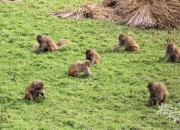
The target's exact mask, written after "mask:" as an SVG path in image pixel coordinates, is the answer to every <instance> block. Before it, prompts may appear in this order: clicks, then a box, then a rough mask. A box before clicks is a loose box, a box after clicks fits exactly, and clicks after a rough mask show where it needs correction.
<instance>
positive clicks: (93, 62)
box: [91, 55, 95, 64]
mask: <svg viewBox="0 0 180 130" xmlns="http://www.w3.org/2000/svg"><path fill="white" fill-rule="evenodd" d="M91 64H95V56H94V55H93V56H91Z"/></svg>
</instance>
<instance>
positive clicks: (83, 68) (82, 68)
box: [68, 60, 93, 77]
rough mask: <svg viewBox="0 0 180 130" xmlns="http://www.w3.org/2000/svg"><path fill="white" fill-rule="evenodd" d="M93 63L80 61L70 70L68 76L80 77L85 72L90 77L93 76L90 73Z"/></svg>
mask: <svg viewBox="0 0 180 130" xmlns="http://www.w3.org/2000/svg"><path fill="white" fill-rule="evenodd" d="M91 64H92V63H91V61H89V60H85V61H78V62H75V63H73V64H72V65H71V66H70V67H69V70H68V76H73V77H79V73H80V72H84V73H85V74H86V75H88V76H92V75H93V73H91V72H90V70H89V67H90V65H91Z"/></svg>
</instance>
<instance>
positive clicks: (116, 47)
mask: <svg viewBox="0 0 180 130" xmlns="http://www.w3.org/2000/svg"><path fill="white" fill-rule="evenodd" d="M119 48H121V43H120V42H118V44H117V45H116V46H115V47H114V49H113V50H112V51H117V50H118V49H119Z"/></svg>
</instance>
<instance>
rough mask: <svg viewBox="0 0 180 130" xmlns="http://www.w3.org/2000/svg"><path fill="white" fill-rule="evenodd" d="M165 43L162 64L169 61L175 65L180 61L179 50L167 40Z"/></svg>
mask: <svg viewBox="0 0 180 130" xmlns="http://www.w3.org/2000/svg"><path fill="white" fill-rule="evenodd" d="M167 42H168V44H167V48H166V55H165V58H164V62H167V61H168V60H169V59H170V60H171V61H173V62H174V63H176V62H178V60H179V59H180V48H179V47H178V46H177V45H175V44H174V43H171V42H170V41H169V40H168V41H167Z"/></svg>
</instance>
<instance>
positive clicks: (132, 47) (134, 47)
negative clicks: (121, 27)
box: [130, 46, 138, 51]
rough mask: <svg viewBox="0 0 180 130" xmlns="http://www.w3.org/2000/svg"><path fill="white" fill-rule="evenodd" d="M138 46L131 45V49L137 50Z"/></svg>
mask: <svg viewBox="0 0 180 130" xmlns="http://www.w3.org/2000/svg"><path fill="white" fill-rule="evenodd" d="M137 50H138V48H137V47H136V46H131V48H130V51H137Z"/></svg>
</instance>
